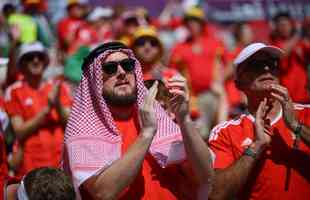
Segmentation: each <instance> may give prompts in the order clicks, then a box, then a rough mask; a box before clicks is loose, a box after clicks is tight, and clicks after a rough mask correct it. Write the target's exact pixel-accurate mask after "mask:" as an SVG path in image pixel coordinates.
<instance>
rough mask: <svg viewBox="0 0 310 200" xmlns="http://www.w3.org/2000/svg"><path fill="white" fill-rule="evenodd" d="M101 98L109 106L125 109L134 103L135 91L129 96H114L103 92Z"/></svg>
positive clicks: (135, 98)
mask: <svg viewBox="0 0 310 200" xmlns="http://www.w3.org/2000/svg"><path fill="white" fill-rule="evenodd" d="M103 98H104V100H105V101H106V103H107V104H108V105H110V106H119V107H127V106H131V105H133V104H134V103H136V101H137V90H136V89H135V90H134V91H133V92H132V93H131V94H127V95H116V94H115V93H109V92H103Z"/></svg>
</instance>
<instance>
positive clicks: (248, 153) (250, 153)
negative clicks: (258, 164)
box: [243, 147, 257, 159]
mask: <svg viewBox="0 0 310 200" xmlns="http://www.w3.org/2000/svg"><path fill="white" fill-rule="evenodd" d="M243 155H245V156H250V157H252V158H253V159H256V158H257V153H256V152H255V151H253V150H252V149H251V148H250V147H247V148H246V149H245V150H244V152H243Z"/></svg>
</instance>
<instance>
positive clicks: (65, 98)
mask: <svg viewBox="0 0 310 200" xmlns="http://www.w3.org/2000/svg"><path fill="white" fill-rule="evenodd" d="M60 103H61V105H63V106H65V107H71V106H72V103H73V100H72V96H71V91H70V87H69V86H68V85H67V84H66V83H64V82H63V83H62V84H61V87H60Z"/></svg>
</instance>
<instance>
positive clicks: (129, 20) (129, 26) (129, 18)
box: [117, 10, 148, 46]
mask: <svg viewBox="0 0 310 200" xmlns="http://www.w3.org/2000/svg"><path fill="white" fill-rule="evenodd" d="M120 20H121V23H120V24H121V25H120V27H119V29H120V30H119V33H118V36H117V39H119V40H120V41H121V42H122V43H124V44H126V45H128V46H130V45H131V44H132V41H133V37H134V36H133V35H134V33H135V32H136V31H137V29H138V27H139V26H143V25H144V26H146V25H148V22H147V21H146V20H145V19H144V18H141V16H140V15H138V14H137V13H136V11H135V10H130V11H125V12H124V13H123V14H122V15H121V16H120Z"/></svg>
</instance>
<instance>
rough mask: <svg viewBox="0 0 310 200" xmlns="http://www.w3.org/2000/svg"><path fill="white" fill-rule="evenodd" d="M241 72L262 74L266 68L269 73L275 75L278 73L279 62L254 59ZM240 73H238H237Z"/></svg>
mask: <svg viewBox="0 0 310 200" xmlns="http://www.w3.org/2000/svg"><path fill="white" fill-rule="evenodd" d="M246 66H249V67H245V69H244V70H241V71H242V72H252V73H259V74H260V73H264V72H265V71H266V69H265V67H266V66H267V67H268V68H269V70H270V72H271V73H273V74H277V73H278V72H279V60H277V59H254V60H251V61H249V62H248V63H247V64H246ZM239 73H240V72H239Z"/></svg>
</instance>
